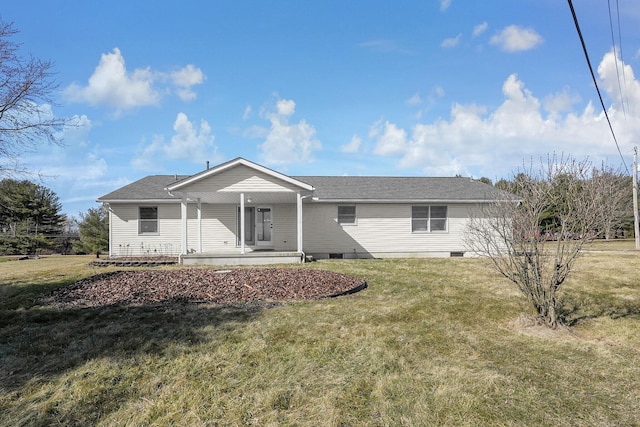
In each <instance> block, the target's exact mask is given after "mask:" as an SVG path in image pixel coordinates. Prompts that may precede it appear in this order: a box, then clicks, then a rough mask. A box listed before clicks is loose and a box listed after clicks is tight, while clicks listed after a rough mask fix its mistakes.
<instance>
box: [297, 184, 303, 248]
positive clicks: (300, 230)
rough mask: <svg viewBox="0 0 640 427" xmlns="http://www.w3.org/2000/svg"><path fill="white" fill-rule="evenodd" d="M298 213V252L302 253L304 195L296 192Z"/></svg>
mask: <svg viewBox="0 0 640 427" xmlns="http://www.w3.org/2000/svg"><path fill="white" fill-rule="evenodd" d="M296 213H297V214H296V217H297V220H298V221H297V223H298V224H297V229H298V236H297V237H298V253H302V196H300V193H296Z"/></svg>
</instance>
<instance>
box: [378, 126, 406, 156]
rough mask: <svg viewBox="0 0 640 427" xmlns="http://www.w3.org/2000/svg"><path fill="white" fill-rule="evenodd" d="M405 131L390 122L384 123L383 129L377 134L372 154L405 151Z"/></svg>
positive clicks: (384, 154) (390, 153) (389, 153)
mask: <svg viewBox="0 0 640 427" xmlns="http://www.w3.org/2000/svg"><path fill="white" fill-rule="evenodd" d="M406 146H407V132H406V131H405V130H404V129H400V128H398V127H397V126H396V125H395V124H393V123H390V122H388V121H387V122H385V123H384V129H383V130H382V132H381V134H380V135H379V136H378V141H377V144H376V147H375V149H374V150H373V152H374V154H378V155H380V156H388V155H394V154H402V153H404V152H405V151H406Z"/></svg>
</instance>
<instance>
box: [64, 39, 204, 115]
mask: <svg viewBox="0 0 640 427" xmlns="http://www.w3.org/2000/svg"><path fill="white" fill-rule="evenodd" d="M204 78H205V77H204V74H203V72H202V70H200V69H199V68H197V67H195V66H194V65H191V64H189V65H187V66H185V67H183V68H181V69H179V70H177V71H174V72H172V73H168V74H167V73H162V72H156V71H152V70H151V68H150V67H147V68H136V69H135V70H133V72H129V71H127V68H126V66H125V60H124V57H123V56H122V53H121V52H120V49H118V48H117V47H116V48H114V49H113V51H112V52H110V53H105V54H102V56H101V57H100V62H99V63H98V66H97V67H96V68H95V70H94V72H93V74H92V75H91V76H90V77H89V80H88V82H87V85H86V86H81V85H79V84H77V83H72V84H71V85H69V86H68V87H67V88H66V89H65V90H64V95H65V97H66V98H67V99H68V100H69V101H70V102H78V103H86V104H89V105H92V106H106V107H109V108H113V109H114V110H115V112H116V114H117V115H118V114H120V113H122V112H124V111H127V110H130V109H133V108H137V107H145V106H149V105H157V104H159V103H160V100H161V93H163V92H170V91H171V90H170V88H166V89H163V88H158V87H157V86H158V84H159V83H161V82H166V81H168V82H169V83H170V85H171V86H172V87H174V88H175V93H176V94H177V95H178V97H180V99H182V100H183V101H190V100H193V99H195V98H196V93H195V92H194V91H193V89H192V87H193V86H195V85H197V84H201V83H202V82H203V81H204Z"/></svg>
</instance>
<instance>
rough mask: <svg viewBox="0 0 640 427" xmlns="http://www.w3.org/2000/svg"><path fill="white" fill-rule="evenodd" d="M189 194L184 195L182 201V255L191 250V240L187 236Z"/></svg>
mask: <svg viewBox="0 0 640 427" xmlns="http://www.w3.org/2000/svg"><path fill="white" fill-rule="evenodd" d="M187 207H188V205H187V196H186V195H184V196H182V200H181V202H180V221H181V230H182V243H181V246H182V248H181V251H182V255H186V254H187V253H188V252H189V241H188V237H187V231H188V230H187V219H188V213H187V212H188V211H187Z"/></svg>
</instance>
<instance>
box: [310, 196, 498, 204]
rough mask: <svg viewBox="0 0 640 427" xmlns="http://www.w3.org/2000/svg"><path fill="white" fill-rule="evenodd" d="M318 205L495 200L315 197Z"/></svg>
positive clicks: (481, 200) (487, 201) (482, 201)
mask: <svg viewBox="0 0 640 427" xmlns="http://www.w3.org/2000/svg"><path fill="white" fill-rule="evenodd" d="M312 200H313V201H314V202H316V203H474V204H477V203H492V202H499V201H501V200H494V199H322V198H319V197H313V198H312ZM503 201H506V200H503Z"/></svg>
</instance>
